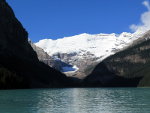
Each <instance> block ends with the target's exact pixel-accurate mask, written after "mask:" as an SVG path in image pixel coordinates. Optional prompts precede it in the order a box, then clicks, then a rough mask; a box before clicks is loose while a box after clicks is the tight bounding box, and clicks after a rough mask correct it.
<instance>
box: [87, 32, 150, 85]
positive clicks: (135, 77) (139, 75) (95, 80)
mask: <svg viewBox="0 0 150 113" xmlns="http://www.w3.org/2000/svg"><path fill="white" fill-rule="evenodd" d="M149 53H150V31H148V32H146V33H145V34H144V35H143V36H142V37H141V38H139V39H138V40H135V41H134V42H133V45H131V46H129V47H128V48H126V49H125V50H123V51H121V52H118V53H117V54H115V55H112V56H110V57H108V58H106V59H105V60H104V61H102V62H101V63H100V64H98V65H97V66H96V68H95V69H94V70H93V72H92V73H91V74H90V75H89V76H88V77H86V78H85V82H86V83H87V84H88V85H89V84H91V85H96V86H113V85H115V86H129V84H130V85H131V86H136V85H138V86H150V54H149ZM120 81H121V82H120Z"/></svg>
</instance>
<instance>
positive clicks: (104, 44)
mask: <svg viewBox="0 0 150 113" xmlns="http://www.w3.org/2000/svg"><path fill="white" fill-rule="evenodd" d="M140 36H141V35H139V34H138V35H137V34H136V33H133V34H132V33H127V32H123V33H122V34H114V33H112V34H95V35H91V34H86V33H84V34H80V35H75V36H72V37H64V38H61V39H57V40H52V39H43V40H40V41H39V42H37V43H35V45H36V46H38V47H40V48H42V49H43V50H44V51H45V52H47V53H48V54H49V55H50V56H51V57H53V58H54V59H55V60H60V61H63V62H65V63H66V64H69V67H62V69H61V71H62V72H65V73H66V74H67V75H71V76H76V77H78V78H84V77H85V76H86V75H87V74H89V73H90V72H91V71H92V69H93V68H94V66H95V65H96V64H97V63H99V62H100V61H102V60H103V59H105V58H106V57H108V56H110V55H112V54H115V53H116V52H118V51H120V50H121V49H123V48H124V47H127V46H128V45H131V44H132V42H133V41H134V40H136V39H137V38H138V37H140Z"/></svg>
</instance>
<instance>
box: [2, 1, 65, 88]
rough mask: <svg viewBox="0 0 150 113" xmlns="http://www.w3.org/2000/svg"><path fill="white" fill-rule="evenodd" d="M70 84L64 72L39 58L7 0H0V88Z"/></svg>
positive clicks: (62, 85)
mask: <svg viewBox="0 0 150 113" xmlns="http://www.w3.org/2000/svg"><path fill="white" fill-rule="evenodd" d="M41 57H43V56H39V58H41ZM44 57H47V55H46V54H45V56H44ZM67 83H68V79H67V77H66V76H65V75H63V74H61V73H60V72H58V71H56V70H54V69H52V68H50V67H49V66H47V65H45V64H44V63H42V62H40V61H39V60H38V58H37V54H36V52H34V51H33V49H32V47H31V46H30V44H29V43H28V33H27V32H26V30H25V29H24V28H23V26H22V25H21V23H20V22H19V21H18V20H17V19H16V17H15V15H14V12H13V11H12V9H11V8H10V6H9V5H8V4H7V3H6V1H5V0H0V88H1V89H2V88H3V89H8V88H9V89H10V88H40V87H64V86H67V85H68V84H67Z"/></svg>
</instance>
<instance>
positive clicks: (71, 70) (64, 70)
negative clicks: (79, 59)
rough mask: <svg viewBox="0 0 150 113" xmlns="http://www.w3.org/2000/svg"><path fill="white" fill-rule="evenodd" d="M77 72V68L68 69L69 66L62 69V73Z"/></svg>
mask: <svg viewBox="0 0 150 113" xmlns="http://www.w3.org/2000/svg"><path fill="white" fill-rule="evenodd" d="M77 70H78V68H77V66H73V67H71V66H70V67H69V66H66V67H62V72H64V73H65V72H76V71H77Z"/></svg>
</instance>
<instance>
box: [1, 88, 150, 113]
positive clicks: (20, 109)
mask: <svg viewBox="0 0 150 113" xmlns="http://www.w3.org/2000/svg"><path fill="white" fill-rule="evenodd" d="M149 112H150V89H149V88H66V89H65V88H64V89H31V90H1V91H0V113H149Z"/></svg>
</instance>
